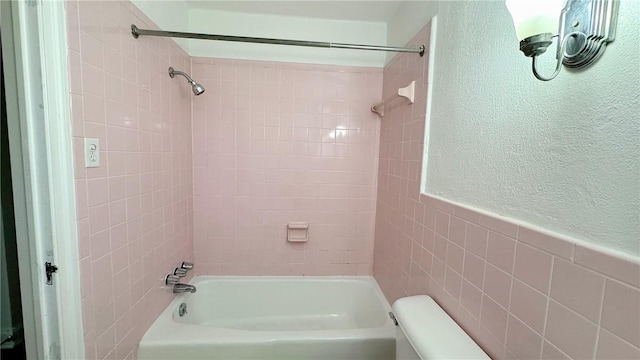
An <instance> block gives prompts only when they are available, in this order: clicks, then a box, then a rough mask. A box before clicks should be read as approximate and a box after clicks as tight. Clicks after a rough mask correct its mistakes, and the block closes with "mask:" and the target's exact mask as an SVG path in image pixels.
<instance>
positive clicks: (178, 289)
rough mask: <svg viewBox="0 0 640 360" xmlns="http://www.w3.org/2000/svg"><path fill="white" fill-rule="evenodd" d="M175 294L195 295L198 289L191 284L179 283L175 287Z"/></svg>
mask: <svg viewBox="0 0 640 360" xmlns="http://www.w3.org/2000/svg"><path fill="white" fill-rule="evenodd" d="M173 292H174V293H176V294H177V293H185V292H190V293H194V292H196V287H195V286H193V285H189V284H182V283H177V284H174V285H173Z"/></svg>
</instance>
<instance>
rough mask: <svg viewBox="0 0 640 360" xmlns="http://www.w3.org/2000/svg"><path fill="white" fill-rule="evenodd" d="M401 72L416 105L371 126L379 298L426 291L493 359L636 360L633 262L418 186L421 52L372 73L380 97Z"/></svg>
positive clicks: (418, 40)
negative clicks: (412, 85) (378, 79)
mask: <svg viewBox="0 0 640 360" xmlns="http://www.w3.org/2000/svg"><path fill="white" fill-rule="evenodd" d="M429 28H430V25H427V26H426V27H425V28H424V29H423V30H421V31H420V32H419V33H418V34H417V35H416V37H415V38H414V39H413V40H412V41H411V43H410V44H409V46H415V45H419V44H423V43H424V44H428V41H429ZM427 47H428V45H427ZM411 80H416V84H417V85H418V86H417V89H416V91H417V93H418V96H417V97H418V99H417V100H416V103H415V104H414V105H413V106H409V105H406V104H403V103H398V105H397V106H394V107H392V108H387V109H386V110H387V113H386V115H385V118H384V119H383V121H382V125H381V129H380V155H379V156H380V164H379V169H380V171H379V175H378V198H377V214H376V235H375V253H374V274H375V277H376V279H377V281H378V282H379V284H380V286H381V287H382V289H383V291H384V293H385V294H386V296H387V298H388V299H389V301H390V302H392V301H394V300H396V299H397V298H399V297H402V296H407V295H414V294H429V295H431V296H432V297H434V298H435V299H436V301H437V302H438V303H439V304H440V305H441V306H442V307H443V308H444V309H445V310H446V311H447V312H448V313H449V315H451V316H452V317H453V318H454V319H455V320H456V321H457V322H458V323H459V324H460V325H461V326H462V327H463V328H464V329H465V330H466V331H467V333H469V334H470V335H471V336H472V337H473V338H474V339H475V340H476V342H478V343H479V344H480V345H481V346H482V347H483V348H484V349H485V351H486V352H487V353H488V354H489V355H490V356H491V357H492V358H494V359H516V358H519V359H541V358H544V359H570V358H573V359H593V358H596V359H639V358H640V348H639V347H640V288H639V287H640V263H639V262H638V259H629V258H626V257H624V256H621V255H615V254H612V253H610V252H609V251H607V250H605V249H596V248H593V247H590V246H589V247H588V246H585V245H583V244H582V243H581V242H580V241H578V240H574V239H567V238H562V237H558V236H555V235H553V234H549V233H546V232H545V231H541V230H537V229H535V228H533V227H530V226H527V225H525V224H520V223H517V222H515V221H513V220H510V219H506V218H500V217H498V216H494V215H491V214H487V213H485V212H482V211H480V210H474V209H469V208H466V207H463V206H460V205H457V204H453V203H451V202H448V201H446V200H442V199H438V198H435V197H431V196H426V195H421V194H420V168H421V163H422V151H423V135H424V114H425V111H424V109H425V101H424V98H425V94H426V60H425V59H420V58H417V57H416V56H415V55H399V56H397V57H396V58H394V60H393V61H392V62H391V63H390V64H389V65H388V66H387V67H385V69H384V87H383V94H385V95H387V94H391V93H392V92H393V91H395V89H397V88H398V87H401V86H405V85H406V84H407V83H408V82H410V81H411Z"/></svg>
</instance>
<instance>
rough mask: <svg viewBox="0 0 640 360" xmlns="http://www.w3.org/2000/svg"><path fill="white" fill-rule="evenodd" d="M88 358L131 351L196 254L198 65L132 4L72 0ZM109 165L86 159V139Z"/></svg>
mask: <svg viewBox="0 0 640 360" xmlns="http://www.w3.org/2000/svg"><path fill="white" fill-rule="evenodd" d="M65 5H66V11H67V25H68V40H69V44H68V46H69V49H68V51H69V62H70V66H69V76H70V84H71V101H72V104H71V105H72V112H73V114H72V117H73V119H72V120H73V130H72V131H73V137H74V147H75V153H76V156H75V164H76V166H75V177H76V192H77V194H76V197H77V210H78V231H79V243H80V256H81V263H80V266H81V278H82V304H83V314H82V316H83V322H84V334H85V346H86V358H87V359H131V358H134V357H135V347H136V345H137V343H138V342H139V341H140V339H141V338H142V335H143V334H144V332H145V331H146V330H147V328H148V327H149V326H150V324H151V323H152V322H153V321H154V320H155V318H156V317H157V316H158V314H159V313H160V312H161V310H163V309H164V308H165V307H166V306H167V304H168V303H169V301H170V300H171V299H172V297H173V294H172V293H171V292H170V291H169V290H167V289H164V288H163V287H162V285H163V284H162V281H163V279H162V277H163V275H164V274H166V273H167V272H169V271H171V270H172V269H173V267H175V266H176V265H177V264H179V263H180V261H182V260H190V259H192V257H193V204H192V203H193V195H192V194H193V180H192V177H193V176H192V154H191V143H192V141H191V98H192V95H191V90H190V88H189V86H188V85H187V84H186V82H185V81H179V80H172V79H170V78H169V76H168V75H167V68H168V67H169V66H170V65H173V66H174V67H176V68H178V69H182V70H186V71H189V70H190V66H191V64H190V60H189V57H188V56H187V55H186V54H185V53H184V52H183V51H182V50H180V49H179V48H178V47H177V46H176V44H175V43H174V42H173V41H171V40H168V39H161V38H140V39H139V40H135V39H133V38H132V37H131V35H130V32H129V27H130V25H131V24H132V23H136V24H138V25H139V26H144V27H150V28H156V27H155V25H154V24H153V23H152V22H151V21H150V20H149V19H147V18H146V17H145V16H144V15H143V14H142V13H141V12H140V11H139V10H138V9H137V8H136V7H135V6H133V5H132V4H131V3H130V2H115V1H105V2H98V1H66V2H65ZM84 137H96V138H99V140H100V146H101V152H100V156H101V159H100V161H101V166H100V167H99V168H89V169H85V167H84V156H83V150H82V147H83V145H82V144H83V138H84Z"/></svg>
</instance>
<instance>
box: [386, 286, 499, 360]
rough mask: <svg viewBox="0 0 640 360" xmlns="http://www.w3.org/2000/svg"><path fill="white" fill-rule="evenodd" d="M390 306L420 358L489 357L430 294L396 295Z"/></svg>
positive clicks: (425, 359)
mask: <svg viewBox="0 0 640 360" xmlns="http://www.w3.org/2000/svg"><path fill="white" fill-rule="evenodd" d="M392 310H393V314H394V315H395V317H396V320H398V325H399V326H400V327H401V329H402V331H403V332H404V334H405V336H406V337H407V339H408V340H409V342H410V343H411V345H412V346H413V348H414V350H415V351H416V353H417V354H418V356H420V358H421V359H423V360H427V359H429V360H431V359H489V360H491V358H490V357H489V356H487V354H486V353H485V352H484V351H482V349H481V348H480V347H479V346H478V344H476V343H475V342H474V341H473V339H471V338H470V337H469V335H467V333H465V332H464V330H462V328H461V327H460V326H459V325H458V324H456V322H455V321H453V319H452V318H450V317H449V315H447V313H446V312H445V311H444V310H442V308H441V307H440V306H439V305H438V304H437V303H436V302H435V301H434V300H433V299H432V298H431V297H429V296H426V295H417V296H409V297H405V298H400V299H398V300H396V302H394V303H393V306H392Z"/></svg>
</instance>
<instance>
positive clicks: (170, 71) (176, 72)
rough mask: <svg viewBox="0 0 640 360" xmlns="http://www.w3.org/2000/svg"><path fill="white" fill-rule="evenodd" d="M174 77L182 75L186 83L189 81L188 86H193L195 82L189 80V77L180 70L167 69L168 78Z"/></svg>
mask: <svg viewBox="0 0 640 360" xmlns="http://www.w3.org/2000/svg"><path fill="white" fill-rule="evenodd" d="M176 75H182V76H184V77H185V78H186V79H187V81H189V83H190V84H192V85H193V84H195V83H196V82H195V81H194V80H193V79H192V78H191V76H189V75H187V74H186V73H184V72H182V71H180V70H175V69H174V68H172V67H170V68H169V76H170V77H171V78H172V79H173V77H174V76H176Z"/></svg>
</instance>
